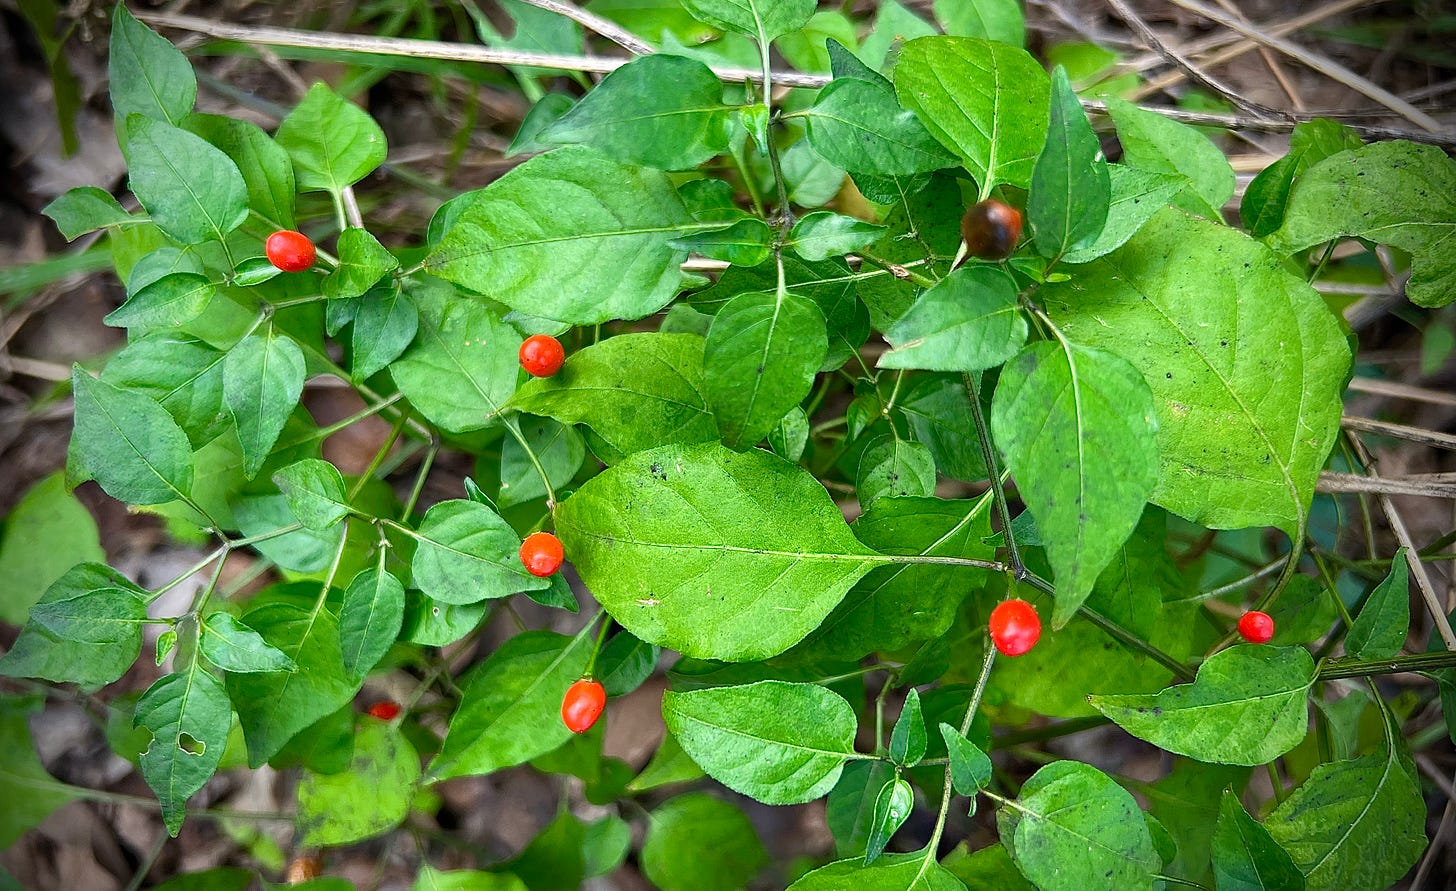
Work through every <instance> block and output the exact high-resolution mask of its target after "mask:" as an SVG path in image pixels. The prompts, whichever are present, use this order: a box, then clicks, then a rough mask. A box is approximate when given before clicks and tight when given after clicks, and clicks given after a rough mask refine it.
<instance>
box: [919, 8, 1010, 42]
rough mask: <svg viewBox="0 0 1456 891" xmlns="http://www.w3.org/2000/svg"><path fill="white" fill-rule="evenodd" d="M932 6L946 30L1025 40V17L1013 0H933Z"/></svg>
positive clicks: (955, 33) (959, 33)
mask: <svg viewBox="0 0 1456 891" xmlns="http://www.w3.org/2000/svg"><path fill="white" fill-rule="evenodd" d="M934 9H935V18H936V20H937V21H939V22H940V24H941V25H942V26H943V27H944V28H945V33H947V34H951V35H954V36H956V37H983V38H985V39H986V40H999V41H1000V42H1002V43H1009V44H1011V45H1012V46H1024V45H1025V44H1026V21H1025V19H1024V18H1023V17H1022V14H1021V4H1020V3H1018V2H1017V0H935V6H934Z"/></svg>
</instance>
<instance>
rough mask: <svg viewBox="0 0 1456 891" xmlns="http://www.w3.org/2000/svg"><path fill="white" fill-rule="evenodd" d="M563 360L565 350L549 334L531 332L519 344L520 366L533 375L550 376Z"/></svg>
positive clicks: (558, 368)
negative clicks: (523, 341) (524, 340)
mask: <svg viewBox="0 0 1456 891" xmlns="http://www.w3.org/2000/svg"><path fill="white" fill-rule="evenodd" d="M565 361H566V350H565V349H563V348H562V346H561V341H559V340H557V339H556V338H554V337H552V336H551V335H550V334H532V335H531V336H530V337H528V338H526V342H525V343H523V344H521V367H522V368H524V369H526V371H527V372H528V373H530V374H531V375H532V376H534V377H550V376H551V375H553V374H555V373H556V372H558V371H560V370H561V363H562V362H565Z"/></svg>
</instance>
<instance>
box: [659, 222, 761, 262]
mask: <svg viewBox="0 0 1456 891" xmlns="http://www.w3.org/2000/svg"><path fill="white" fill-rule="evenodd" d="M774 237H775V233H774V230H773V229H771V228H769V225H768V223H766V222H764V221H763V220H761V219H759V218H758V217H745V218H744V219H741V220H739V221H738V222H736V223H734V224H733V225H731V226H727V227H725V228H722V229H714V230H712V231H710V232H698V233H695V234H693V235H685V236H683V237H681V238H674V239H672V240H671V241H669V242H668V246H669V247H674V248H678V249H680V250H684V251H690V252H692V253H695V254H701V255H702V256H704V257H707V258H708V259H710V260H721V261H723V262H724V263H732V264H733V265H735V266H757V265H759V264H760V263H763V262H764V261H765V260H767V259H768V258H769V255H770V254H771V253H772V252H773V242H774Z"/></svg>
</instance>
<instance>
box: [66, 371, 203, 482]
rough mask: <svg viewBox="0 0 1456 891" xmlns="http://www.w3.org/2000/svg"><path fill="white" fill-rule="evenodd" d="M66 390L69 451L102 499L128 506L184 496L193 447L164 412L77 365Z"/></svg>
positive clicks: (188, 478)
mask: <svg viewBox="0 0 1456 891" xmlns="http://www.w3.org/2000/svg"><path fill="white" fill-rule="evenodd" d="M71 388H72V390H73V391H74V393H75V400H76V420H75V428H74V429H73V430H72V433H71V451H72V454H73V455H74V456H75V458H76V459H77V460H78V461H79V462H80V463H81V464H82V465H83V466H84V467H85V468H86V469H87V471H89V472H90V474H91V476H92V477H93V478H94V479H95V480H96V482H97V483H99V484H100V486H101V488H102V489H105V490H106V494H108V495H110V496H111V497H113V498H115V499H117V500H118V501H124V502H126V503H127V504H165V503H167V502H169V501H176V500H178V499H185V498H186V497H187V492H188V491H189V490H190V489H191V488H192V447H191V445H190V444H189V443H188V442H187V435H186V434H185V433H183V432H182V429H181V428H180V427H178V426H177V422H176V421H173V420H172V416H171V415H169V414H167V411H166V409H164V408H162V406H160V405H158V404H157V403H156V402H155V401H153V400H152V398H151V397H149V396H146V395H144V394H142V393H134V392H131V391H130V390H123V389H121V388H119V387H113V386H112V385H111V384H108V383H106V382H105V381H100V380H96V379H95V378H93V377H91V375H90V374H88V373H87V372H86V371H85V370H84V369H83V368H81V366H80V365H77V366H75V368H73V369H72V372H71Z"/></svg>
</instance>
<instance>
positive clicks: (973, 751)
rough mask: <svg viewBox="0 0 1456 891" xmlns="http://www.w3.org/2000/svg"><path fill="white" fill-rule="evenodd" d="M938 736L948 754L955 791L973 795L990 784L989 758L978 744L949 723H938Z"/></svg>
mask: <svg viewBox="0 0 1456 891" xmlns="http://www.w3.org/2000/svg"><path fill="white" fill-rule="evenodd" d="M940 736H941V738H942V739H944V740H945V749H946V752H947V753H948V754H949V756H950V777H951V782H952V783H953V784H954V785H955V790H956V792H959V793H960V794H961V795H975V794H976V793H977V792H979V791H980V790H982V789H984V788H986V787H987V786H989V785H991V758H990V756H988V755H987V754H986V753H985V752H983V751H981V747H980V746H978V745H976V744H975V743H973V742H971V741H970V740H968V739H966V738H965V737H964V736H962V735H961V732H960V731H959V730H957V729H955V728H954V727H952V726H950V725H949V724H941V725H940Z"/></svg>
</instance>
